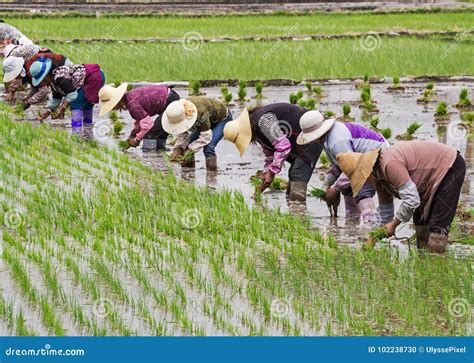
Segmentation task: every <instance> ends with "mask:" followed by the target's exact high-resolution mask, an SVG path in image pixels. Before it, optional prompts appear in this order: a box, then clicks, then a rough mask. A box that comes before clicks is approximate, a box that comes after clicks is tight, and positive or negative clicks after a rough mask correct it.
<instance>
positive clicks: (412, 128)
mask: <svg viewBox="0 0 474 363" xmlns="http://www.w3.org/2000/svg"><path fill="white" fill-rule="evenodd" d="M421 126H422V124H421V123H419V122H417V121H413V122H412V123H411V124H410V125H409V126H408V128H407V134H408V135H411V136H412V135H413V134H414V133H415V132H416V130H418V129H419V128H420V127H421Z"/></svg>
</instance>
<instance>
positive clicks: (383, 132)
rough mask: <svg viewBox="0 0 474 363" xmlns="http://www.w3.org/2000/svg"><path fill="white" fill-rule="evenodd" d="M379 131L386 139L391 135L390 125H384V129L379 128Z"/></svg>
mask: <svg viewBox="0 0 474 363" xmlns="http://www.w3.org/2000/svg"><path fill="white" fill-rule="evenodd" d="M380 133H381V134H382V136H383V137H384V138H385V139H387V140H388V139H390V138H391V137H392V129H391V128H390V127H386V128H384V129H382V130H380Z"/></svg>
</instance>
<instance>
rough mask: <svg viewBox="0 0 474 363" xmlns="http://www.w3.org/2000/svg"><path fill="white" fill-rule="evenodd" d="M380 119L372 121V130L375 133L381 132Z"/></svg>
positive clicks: (372, 119) (374, 118) (376, 118)
mask: <svg viewBox="0 0 474 363" xmlns="http://www.w3.org/2000/svg"><path fill="white" fill-rule="evenodd" d="M379 121H380V120H379V118H378V117H375V116H374V117H372V118H371V119H370V128H371V129H372V130H374V131H378V130H379Z"/></svg>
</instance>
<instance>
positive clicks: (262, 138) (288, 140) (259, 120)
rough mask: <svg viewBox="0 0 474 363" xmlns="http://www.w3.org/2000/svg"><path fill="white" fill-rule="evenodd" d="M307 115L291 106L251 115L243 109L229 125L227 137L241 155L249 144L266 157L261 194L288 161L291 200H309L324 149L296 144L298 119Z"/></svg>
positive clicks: (275, 106) (272, 107)
mask: <svg viewBox="0 0 474 363" xmlns="http://www.w3.org/2000/svg"><path fill="white" fill-rule="evenodd" d="M307 112H309V110H308V109H306V108H302V107H299V106H296V105H292V104H289V103H273V104H270V105H266V106H262V107H258V108H256V109H254V110H251V111H250V113H249V112H248V110H247V109H244V111H243V112H242V114H241V115H240V116H239V117H238V118H237V119H236V120H234V121H232V122H229V123H228V124H227V125H226V127H225V129H224V137H225V139H226V140H228V141H230V142H232V143H234V144H235V146H236V147H237V149H238V150H239V152H240V155H241V156H242V155H243V154H244V152H245V150H246V149H247V147H248V146H249V144H250V142H252V141H253V142H257V143H259V144H260V145H261V147H262V149H263V153H264V154H265V156H266V158H265V166H264V173H262V176H261V178H262V181H263V183H262V187H261V191H262V192H263V191H264V190H265V189H266V188H268V187H269V186H270V185H271V183H272V181H273V179H274V177H275V175H276V174H278V173H279V172H280V171H281V168H282V166H283V163H284V162H285V161H288V162H289V163H290V165H291V166H290V170H289V172H288V174H289V183H288V189H287V194H288V196H289V199H290V200H297V201H305V200H306V192H307V187H308V182H309V180H310V179H311V175H312V174H313V170H314V167H315V166H316V162H317V161H318V158H319V155H320V154H321V151H322V150H323V147H322V146H321V145H320V144H318V143H311V144H308V145H303V146H300V145H298V144H297V142H296V139H297V136H298V134H299V133H300V132H301V129H300V125H299V120H300V118H301V116H303V115H304V114H306V113H307ZM321 117H322V116H321Z"/></svg>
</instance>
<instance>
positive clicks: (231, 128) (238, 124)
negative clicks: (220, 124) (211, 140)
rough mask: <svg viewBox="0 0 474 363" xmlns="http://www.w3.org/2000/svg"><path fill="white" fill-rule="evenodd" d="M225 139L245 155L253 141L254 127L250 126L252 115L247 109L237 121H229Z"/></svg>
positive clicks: (225, 130) (225, 128)
mask: <svg viewBox="0 0 474 363" xmlns="http://www.w3.org/2000/svg"><path fill="white" fill-rule="evenodd" d="M224 139H226V140H227V141H230V142H232V143H233V144H234V145H235V146H236V147H237V149H238V150H239V152H240V156H242V155H243V154H244V153H245V150H247V147H248V146H249V144H250V141H251V140H252V127H251V126H250V115H249V112H248V110H247V109H246V108H244V110H243V111H242V113H241V114H240V115H239V117H237V118H236V119H235V120H232V121H229V122H228V123H226V125H225V126H224Z"/></svg>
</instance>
